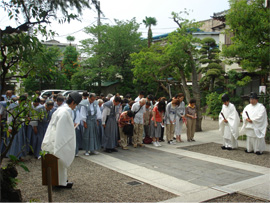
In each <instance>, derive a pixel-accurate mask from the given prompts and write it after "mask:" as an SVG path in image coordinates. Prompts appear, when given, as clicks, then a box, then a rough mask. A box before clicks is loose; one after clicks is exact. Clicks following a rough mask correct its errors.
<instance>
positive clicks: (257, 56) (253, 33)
mask: <svg viewBox="0 0 270 203" xmlns="http://www.w3.org/2000/svg"><path fill="white" fill-rule="evenodd" d="M264 3H265V1H264V0H256V1H246V0H239V1H234V0H230V9H229V11H228V13H227V15H226V24H227V25H228V29H227V30H226V31H227V33H228V34H230V33H232V34H233V37H232V38H231V40H232V44H231V45H230V46H224V47H223V50H222V53H223V55H224V56H225V57H227V58H228V59H229V60H230V61H231V62H236V63H238V64H239V65H240V66H241V67H242V68H243V69H245V70H247V71H249V72H255V71H256V72H257V71H258V70H260V73H261V75H262V76H263V77H264V78H265V80H264V81H265V83H267V78H268V73H269V72H270V65H269V53H270V32H269V30H270V9H269V8H265V5H264Z"/></svg>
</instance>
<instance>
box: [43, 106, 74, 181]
mask: <svg viewBox="0 0 270 203" xmlns="http://www.w3.org/2000/svg"><path fill="white" fill-rule="evenodd" d="M75 147H76V135H75V129H74V124H73V119H72V109H71V108H70V107H69V106H62V107H61V108H58V109H57V110H56V111H55V112H54V114H53V115H52V119H51V121H50V124H49V126H48V129H47V131H46V134H45V137H44V140H43V142H42V146H41V148H42V150H45V151H48V152H49V153H51V154H53V155H54V156H56V157H58V158H59V160H58V175H59V185H63V186H66V185H67V168H68V167H69V166H70V165H71V163H72V162H73V159H74V156H75Z"/></svg>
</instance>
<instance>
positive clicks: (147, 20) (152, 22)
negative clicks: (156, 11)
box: [143, 16, 157, 47]
mask: <svg viewBox="0 0 270 203" xmlns="http://www.w3.org/2000/svg"><path fill="white" fill-rule="evenodd" d="M143 23H144V24H145V27H148V33H147V40H148V47H150V46H151V43H152V37H153V33H152V29H151V26H152V25H154V26H155V25H157V20H156V18H154V17H147V16H145V19H144V20H143Z"/></svg>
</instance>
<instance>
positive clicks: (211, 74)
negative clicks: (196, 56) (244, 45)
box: [198, 37, 224, 92]
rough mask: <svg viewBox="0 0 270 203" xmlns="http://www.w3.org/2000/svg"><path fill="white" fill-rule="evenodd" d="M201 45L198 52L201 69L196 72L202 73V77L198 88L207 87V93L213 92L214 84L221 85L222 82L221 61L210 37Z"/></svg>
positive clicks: (214, 42) (215, 45) (216, 47)
mask: <svg viewBox="0 0 270 203" xmlns="http://www.w3.org/2000/svg"><path fill="white" fill-rule="evenodd" d="M201 43H202V47H201V49H200V51H199V53H200V60H199V61H200V63H201V67H200V68H199V70H198V72H199V73H202V74H203V77H202V79H201V81H200V86H201V88H207V87H208V90H209V92H213V90H214V87H215V82H216V83H218V82H220V84H222V83H223V81H224V76H223V74H224V70H223V68H222V66H221V65H220V63H221V60H220V59H219V55H218V53H219V52H220V51H219V49H218V46H217V44H216V41H215V40H214V39H213V38H211V37H207V38H204V39H203V40H202V42H201Z"/></svg>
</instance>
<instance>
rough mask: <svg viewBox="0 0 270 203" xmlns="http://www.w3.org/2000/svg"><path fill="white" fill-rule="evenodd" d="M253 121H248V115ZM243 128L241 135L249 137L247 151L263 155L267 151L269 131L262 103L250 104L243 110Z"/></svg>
mask: <svg viewBox="0 0 270 203" xmlns="http://www.w3.org/2000/svg"><path fill="white" fill-rule="evenodd" d="M246 112H247V113H248V115H249V118H250V119H251V120H252V123H249V122H248V121H246V119H247V118H248V117H247V114H246ZM242 116H243V126H242V128H241V130H240V135H246V136H247V151H248V152H252V151H254V153H256V152H260V153H262V152H263V151H264V149H265V139H264V137H265V134H266V129H267V125H268V122H267V115H266V109H265V107H264V106H263V105H262V104H261V103H257V104H256V105H252V104H249V105H247V106H246V107H245V108H244V110H243V115H242Z"/></svg>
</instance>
